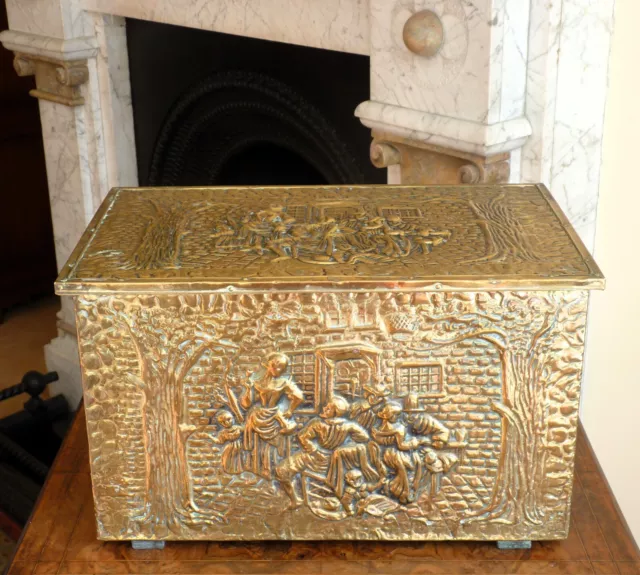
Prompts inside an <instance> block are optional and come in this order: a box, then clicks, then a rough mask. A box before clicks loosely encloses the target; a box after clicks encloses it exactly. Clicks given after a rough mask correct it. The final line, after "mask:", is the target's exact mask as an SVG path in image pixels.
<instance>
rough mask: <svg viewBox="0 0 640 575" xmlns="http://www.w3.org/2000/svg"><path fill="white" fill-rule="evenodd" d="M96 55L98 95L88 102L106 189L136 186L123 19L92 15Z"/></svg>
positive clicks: (131, 109)
mask: <svg viewBox="0 0 640 575" xmlns="http://www.w3.org/2000/svg"><path fill="white" fill-rule="evenodd" d="M92 23H93V25H94V29H95V34H96V39H97V43H98V48H99V50H98V54H97V58H96V62H95V69H92V72H94V73H95V74H96V78H95V79H96V82H92V81H91V80H90V82H89V84H90V85H97V86H98V94H96V95H95V97H94V98H92V102H94V104H95V107H96V110H95V112H96V114H98V115H100V116H101V117H102V124H103V130H104V149H105V159H104V163H105V170H106V172H107V173H106V183H107V185H106V187H105V188H103V189H102V191H101V192H100V196H101V199H102V197H104V195H105V194H106V192H108V191H109V188H112V187H115V186H137V185H138V166H137V161H136V143H135V135H134V130H133V106H132V102H131V83H130V81H129V58H128V54H127V33H126V27H125V19H124V18H121V17H117V16H109V15H103V14H93V18H92Z"/></svg>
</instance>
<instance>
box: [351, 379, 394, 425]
mask: <svg viewBox="0 0 640 575" xmlns="http://www.w3.org/2000/svg"><path fill="white" fill-rule="evenodd" d="M362 390H363V391H364V392H365V396H364V399H359V400H357V401H355V402H354V403H353V404H352V406H351V410H350V413H349V418H350V419H353V420H354V421H356V422H357V423H359V424H360V425H362V427H364V428H365V429H367V430H371V428H372V427H373V425H374V424H375V423H376V422H377V421H378V412H379V411H380V410H381V409H382V408H383V407H384V406H385V404H386V401H387V397H389V394H390V393H391V392H390V391H389V389H388V388H387V387H386V386H385V385H384V384H383V383H382V382H381V381H379V380H378V381H376V382H375V383H374V384H365V385H363V386H362Z"/></svg>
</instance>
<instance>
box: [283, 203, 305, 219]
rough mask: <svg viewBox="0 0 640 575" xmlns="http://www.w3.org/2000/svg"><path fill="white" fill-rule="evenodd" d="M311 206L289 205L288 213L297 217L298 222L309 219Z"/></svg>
mask: <svg viewBox="0 0 640 575" xmlns="http://www.w3.org/2000/svg"><path fill="white" fill-rule="evenodd" d="M308 209H309V206H306V205H303V206H287V215H289V216H291V217H292V218H295V219H296V220H297V221H298V222H306V221H307V212H308Z"/></svg>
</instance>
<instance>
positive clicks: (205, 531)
mask: <svg viewBox="0 0 640 575" xmlns="http://www.w3.org/2000/svg"><path fill="white" fill-rule="evenodd" d="M195 193H197V194H200V193H202V192H195ZM161 196H162V194H161V193H160V194H155V197H156V198H159V197H161ZM131 197H132V198H133V196H131ZM454 205H455V204H454ZM531 210H534V211H535V203H534V204H533V206H532V207H531ZM138 217H139V219H140V220H141V221H144V217H142V215H139V216H138ZM167 217H168V216H167ZM162 221H163V222H164V223H166V219H162ZM129 222H130V224H131V226H134V227H135V225H136V224H135V222H134V221H133V220H132V219H130V220H129ZM430 225H431V229H433V230H448V229H452V236H451V238H450V239H449V240H448V241H447V242H445V243H444V244H442V245H440V246H434V247H433V251H432V252H431V253H432V254H435V253H436V251H437V250H438V249H444V247H445V246H447V245H449V243H450V242H451V241H452V239H453V238H454V237H455V233H456V230H457V229H458V228H456V227H454V220H447V221H446V222H444V223H442V222H441V223H439V224H438V225H436V224H435V223H433V224H430ZM175 226H176V227H175V228H174V229H178V227H177V226H178V224H177V223H176V224H175ZM186 226H188V224H185V227H184V228H180V229H182V230H183V232H184V233H186V231H187V229H188V228H187V227H186ZM120 229H121V233H123V234H127V233H128V232H127V230H126V229H124V228H120ZM151 233H153V234H160V235H161V237H163V236H162V234H164V231H163V229H156V230H154V231H153V232H147V234H151ZM212 233H217V232H212ZM147 234H141V233H140V232H139V231H137V228H135V229H134V230H133V232H130V233H128V235H127V236H126V237H127V238H128V237H138V238H143V239H144V238H146V237H148V236H147ZM478 238H479V239H478V241H479V242H480V243H483V238H485V237H484V236H483V235H481V234H480V235H479V236H478ZM485 239H486V238H485ZM105 241H106V240H105ZM185 241H186V240H185ZM116 245H118V246H122V245H126V244H123V241H122V240H120V241H119V242H117V244H116ZM174 245H176V244H174ZM207 245H209V244H207ZM91 249H96V250H97V249H105V248H104V247H103V246H102V245H101V246H95V247H92V248H91ZM134 250H135V251H136V253H138V254H141V253H144V252H141V251H140V247H139V245H138V244H136V245H134ZM176 253H183V252H181V251H175V252H166V258H168V259H170V258H172V257H174V254H176ZM189 253H190V252H189ZM502 253H503V256H504V257H505V258H506V257H509V258H511V260H515V255H514V254H513V253H511V254H510V255H509V254H508V253H507V251H505V252H502ZM535 253H537V251H536V252H534V251H532V252H530V256H531V257H534V254H535ZM553 253H555V252H553ZM154 257H156V258H157V257H159V254H156V256H154ZM180 257H182V256H180ZM192 257H193V258H194V259H192V260H189V261H191V262H199V261H200V260H196V259H195V256H192ZM207 257H209V256H207ZM420 257H421V256H420ZM464 257H467V255H466V254H465V256H464ZM110 258H111V259H110V262H111V263H109V264H108V266H109V267H107V268H103V269H104V270H105V272H104V273H105V274H106V272H107V270H108V271H109V273H111V272H112V271H113V273H114V274H123V275H124V276H125V277H127V278H131V277H133V275H134V274H135V273H136V272H134V270H133V269H131V268H128V267H127V266H123V265H122V263H121V262H124V261H132V260H128V259H125V258H123V257H122V256H121V255H120V254H114V255H113V256H110ZM551 259H552V260H553V256H551ZM85 261H87V262H90V258H89V259H88V260H85ZM133 261H135V260H133ZM148 261H149V260H148ZM156 261H157V260H156ZM163 261H164V262H165V263H163V267H158V268H156V269H157V271H158V273H159V274H160V275H161V276H163V275H164V276H166V274H168V273H169V272H168V271H167V268H166V266H167V265H169V264H168V262H167V260H163ZM181 261H184V260H183V259H181ZM222 261H227V260H225V259H224V258H222ZM234 261H235V260H234ZM284 261H286V262H288V261H290V260H284ZM527 261H528V262H530V261H531V260H527ZM89 265H90V263H87V264H86V266H85V267H83V268H81V269H82V270H84V271H83V273H84V274H87V273H88V270H89V267H87V266H89ZM186 265H190V264H188V263H187V264H186ZM194 265H195V263H194ZM198 265H200V264H199V263H198ZM386 265H389V264H386ZM391 265H393V264H391ZM514 265H515V264H514ZM566 265H570V264H566ZM576 265H577V263H576ZM197 269H198V270H199V271H198V273H200V274H202V273H203V271H202V268H201V267H198V268H197ZM145 270H146V271H145V273H149V271H148V270H149V268H145ZM171 273H173V274H179V273H180V271H179V270H177V271H171ZM587 299H588V296H587V292H586V291H585V290H565V291H552V292H544V291H491V290H489V291H479V290H476V291H466V292H462V291H461V292H446V293H438V292H414V293H406V292H405V293H393V292H385V293H378V292H366V291H351V292H342V293H332V292H328V291H324V292H323V291H314V292H309V293H304V292H297V293H295V292H289V293H235V294H234V293H231V294H228V293H149V294H147V293H140V294H130V293H121V294H118V293H114V294H102V295H96V294H81V295H79V296H78V297H76V313H77V326H78V337H79V342H80V357H81V364H82V370H83V381H84V393H85V405H86V414H87V429H88V434H89V444H90V462H91V473H92V481H93V491H94V498H95V505H96V514H97V525H98V534H99V537H100V538H101V539H148V540H155V539H205V540H238V539H240V540H242V539H247V540H249V539H309V540H319V539H376V540H379V539H386V540H425V539H433V540H443V539H479V540H490V539H498V540H501V539H507V540H509V539H511V540H520V539H558V538H564V537H566V535H567V531H568V522H569V508H570V499H571V487H572V481H573V457H574V452H575V441H576V432H577V416H578V402H579V387H580V377H581V369H582V354H583V344H584V330H585V318H586V309H587Z"/></svg>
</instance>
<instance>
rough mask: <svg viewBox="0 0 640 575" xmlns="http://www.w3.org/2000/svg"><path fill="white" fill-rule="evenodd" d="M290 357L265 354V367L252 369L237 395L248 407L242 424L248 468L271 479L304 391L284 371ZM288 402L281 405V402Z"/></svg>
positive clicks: (294, 425) (291, 430)
mask: <svg viewBox="0 0 640 575" xmlns="http://www.w3.org/2000/svg"><path fill="white" fill-rule="evenodd" d="M288 365H289V358H288V357H287V356H286V355H284V354H283V353H274V354H272V355H270V356H269V357H268V358H267V361H266V364H265V366H264V369H263V370H261V371H260V372H258V373H254V374H253V375H252V376H251V377H250V378H249V381H248V382H247V383H245V388H246V389H245V392H244V393H243V394H242V396H241V398H240V405H241V406H242V407H243V408H244V409H247V410H248V412H247V419H246V423H245V428H244V449H245V450H247V451H249V452H250V454H249V456H248V461H249V470H250V471H252V472H253V473H255V474H256V475H259V476H261V477H264V478H265V479H271V478H272V476H273V470H274V469H275V466H276V463H277V461H278V459H279V458H282V457H283V456H284V454H285V446H286V445H285V439H286V436H287V435H290V434H292V433H293V432H294V431H295V429H296V422H295V421H294V420H293V418H292V415H293V412H294V411H295V410H296V408H297V407H298V405H300V403H301V402H302V401H303V399H304V395H303V394H302V391H301V390H300V388H299V387H298V386H297V385H296V384H295V382H294V381H293V378H292V377H291V376H290V375H285V371H286V369H287V367H288ZM285 399H286V401H287V402H288V406H287V407H286V409H284V410H283V409H282V408H283V405H282V402H283V400H285Z"/></svg>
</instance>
